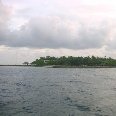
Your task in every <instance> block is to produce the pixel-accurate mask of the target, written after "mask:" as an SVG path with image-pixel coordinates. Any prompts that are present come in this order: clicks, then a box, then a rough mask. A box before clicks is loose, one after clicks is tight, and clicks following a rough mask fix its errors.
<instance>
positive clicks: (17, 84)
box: [0, 67, 116, 116]
mask: <svg viewBox="0 0 116 116" xmlns="http://www.w3.org/2000/svg"><path fill="white" fill-rule="evenodd" d="M0 116H116V69H115V68H106V69H105V68H100V69H99V68H92V69H91V68H58V69H57V68H39V67H0Z"/></svg>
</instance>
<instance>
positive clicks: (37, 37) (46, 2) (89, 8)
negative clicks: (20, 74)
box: [0, 0, 116, 64]
mask: <svg viewBox="0 0 116 116" xmlns="http://www.w3.org/2000/svg"><path fill="white" fill-rule="evenodd" d="M47 55H50V56H62V55H66V56H71V55H72V56H88V55H89V56H91V55H95V56H103V57H104V56H107V57H113V58H116V0H0V64H21V63H23V62H24V61H29V62H31V61H33V60H35V59H36V58H39V57H40V56H47Z"/></svg>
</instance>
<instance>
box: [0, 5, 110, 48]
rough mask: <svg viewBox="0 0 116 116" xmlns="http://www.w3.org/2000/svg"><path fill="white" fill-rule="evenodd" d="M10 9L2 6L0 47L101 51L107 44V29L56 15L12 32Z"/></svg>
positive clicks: (0, 9) (0, 12)
mask: <svg viewBox="0 0 116 116" xmlns="http://www.w3.org/2000/svg"><path fill="white" fill-rule="evenodd" d="M10 10H11V9H10V8H9V7H6V6H4V5H2V3H0V45H5V46H9V47H28V48H52V49H57V48H68V49H89V48H101V47H102V46H104V45H105V44H106V40H105V39H106V37H107V33H108V32H107V31H108V30H107V28H103V26H101V25H99V26H97V27H91V26H86V25H84V24H81V23H79V22H78V21H77V22H78V23H75V21H74V22H73V20H68V19H64V18H61V17H55V16H46V17H36V18H32V19H30V20H29V22H28V23H26V24H25V25H23V26H22V27H21V28H20V30H15V31H13V32H10V30H9V29H8V21H9V19H10V18H11V17H10V15H11V12H10Z"/></svg>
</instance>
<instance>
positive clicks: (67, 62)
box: [31, 56, 116, 67]
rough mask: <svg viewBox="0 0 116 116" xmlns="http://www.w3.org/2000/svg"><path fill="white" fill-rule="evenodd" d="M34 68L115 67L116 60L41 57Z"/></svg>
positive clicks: (104, 58) (88, 57) (105, 58)
mask: <svg viewBox="0 0 116 116" xmlns="http://www.w3.org/2000/svg"><path fill="white" fill-rule="evenodd" d="M31 65H34V66H49V65H53V66H67V67H68V66H73V67H89V66H94V67H115V66H116V59H113V58H111V57H109V58H107V57H106V56H105V57H95V56H91V57H90V56H87V57H82V56H81V57H73V56H68V57H66V56H61V57H51V56H46V57H40V58H39V59H36V60H35V61H33V62H32V63H31Z"/></svg>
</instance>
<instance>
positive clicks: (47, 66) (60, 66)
mask: <svg viewBox="0 0 116 116" xmlns="http://www.w3.org/2000/svg"><path fill="white" fill-rule="evenodd" d="M2 66H17V67H45V68H116V66H68V65H45V66H34V65H0V67H2Z"/></svg>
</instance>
